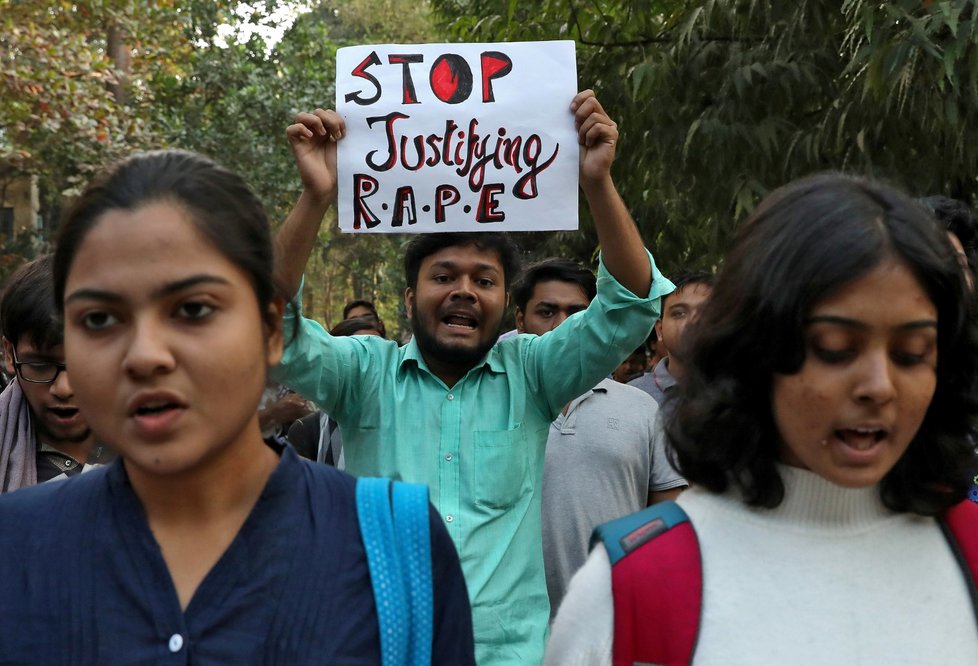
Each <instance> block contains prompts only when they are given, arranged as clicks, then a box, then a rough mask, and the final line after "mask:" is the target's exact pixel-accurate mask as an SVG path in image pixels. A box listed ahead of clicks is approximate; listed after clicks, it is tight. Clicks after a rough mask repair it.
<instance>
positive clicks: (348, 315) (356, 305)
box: [330, 298, 387, 338]
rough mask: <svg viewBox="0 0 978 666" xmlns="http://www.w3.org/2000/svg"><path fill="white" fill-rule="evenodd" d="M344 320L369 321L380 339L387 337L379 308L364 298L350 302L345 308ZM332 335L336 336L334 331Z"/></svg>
mask: <svg viewBox="0 0 978 666" xmlns="http://www.w3.org/2000/svg"><path fill="white" fill-rule="evenodd" d="M343 319H344V321H345V320H347V319H367V320H368V321H370V322H372V323H373V325H374V327H375V328H376V329H377V333H378V334H379V335H380V337H382V338H386V337H387V328H386V327H385V326H384V320H383V319H381V318H380V315H379V314H377V308H376V307H374V304H373V303H372V302H371V301H365V300H363V299H362V298H358V299H355V300H352V301H350V302H349V303H347V304H346V305H344V306H343ZM341 323H342V322H341ZM330 333H331V334H332V335H335V333H332V331H331V332H330ZM350 335H352V334H350Z"/></svg>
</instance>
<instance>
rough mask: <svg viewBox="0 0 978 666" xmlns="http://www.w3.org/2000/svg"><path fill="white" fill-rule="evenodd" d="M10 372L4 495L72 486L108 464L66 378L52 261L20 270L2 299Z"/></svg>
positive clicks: (2, 396)
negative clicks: (63, 481)
mask: <svg viewBox="0 0 978 666" xmlns="http://www.w3.org/2000/svg"><path fill="white" fill-rule="evenodd" d="M0 328H2V331H3V356H4V367H5V368H6V370H7V373H8V374H9V375H10V376H11V377H12V378H13V379H12V380H11V382H10V384H8V385H7V387H6V388H5V389H4V391H3V393H0V493H5V492H10V491H12V490H16V489H18V488H21V487H25V486H32V485H34V484H36V483H43V482H45V481H50V480H53V479H60V478H66V477H68V476H73V475H75V474H79V473H81V472H82V471H84V470H85V469H89V468H91V466H93V465H95V464H99V463H103V462H106V461H107V459H108V458H109V457H110V454H109V453H108V451H107V450H106V449H105V447H102V446H98V445H96V442H95V437H94V435H93V434H92V431H91V430H90V429H89V427H88V423H87V422H86V420H85V418H84V416H82V414H81V412H79V410H78V407H77V406H76V405H75V403H74V391H73V390H72V388H71V384H70V382H69V381H68V373H67V371H66V370H65V365H64V360H65V354H64V344H63V342H64V338H63V328H62V324H61V319H60V318H59V316H58V312H57V309H56V308H55V303H54V289H53V282H52V277H51V258H50V256H44V257H41V258H38V259H35V260H34V261H32V262H30V263H27V264H25V265H24V266H21V267H20V268H19V269H18V270H17V271H16V272H15V273H14V274H13V275H12V276H11V277H10V279H9V280H8V282H7V286H6V288H5V289H4V292H3V296H2V297H0Z"/></svg>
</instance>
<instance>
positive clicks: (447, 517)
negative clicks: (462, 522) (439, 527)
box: [445, 514, 455, 523]
mask: <svg viewBox="0 0 978 666" xmlns="http://www.w3.org/2000/svg"><path fill="white" fill-rule="evenodd" d="M453 520H455V516H453V515H451V514H448V515H447V516H445V522H446V523H450V522H452V521H453Z"/></svg>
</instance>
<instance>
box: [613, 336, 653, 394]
mask: <svg viewBox="0 0 978 666" xmlns="http://www.w3.org/2000/svg"><path fill="white" fill-rule="evenodd" d="M648 366H649V348H648V347H647V346H646V345H645V343H644V342H643V343H642V344H641V345H639V346H638V347H637V348H636V349H635V351H633V352H632V353H631V354H629V355H628V356H627V357H626V358H625V360H624V361H622V362H621V363H619V364H618V367H617V368H615V369H614V370H612V371H611V378H612V379H614V380H615V381H616V382H618V383H619V384H627V383H628V382H630V381H633V380H636V379H638V378H639V377H641V376H642V375H643V374H645V371H646V370H647V369H648Z"/></svg>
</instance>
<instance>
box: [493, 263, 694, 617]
mask: <svg viewBox="0 0 978 666" xmlns="http://www.w3.org/2000/svg"><path fill="white" fill-rule="evenodd" d="M512 291H513V302H514V303H515V305H516V327H517V330H518V331H519V332H520V333H533V334H535V335H543V334H545V333H548V332H549V331H551V330H553V329H554V328H556V327H558V326H561V325H563V324H564V322H565V321H566V320H567V318H568V317H569V316H571V315H574V314H576V313H578V312H583V311H584V310H586V309H587V307H588V305H589V304H590V302H591V300H592V299H593V298H594V295H595V293H596V286H595V280H594V274H593V273H592V272H591V271H589V270H588V269H587V268H585V267H584V266H581V265H580V264H577V263H575V262H573V261H570V260H567V259H545V260H543V261H540V262H537V263H535V264H533V265H532V266H529V267H527V269H526V270H524V271H523V273H522V275H520V277H519V279H518V280H517V281H516V284H515V285H514V286H513V290H512ZM641 349H642V355H643V358H644V355H645V347H644V346H643V347H642V348H641ZM658 411H659V408H658V406H657V405H656V404H655V400H653V399H652V398H651V397H650V396H648V395H646V394H645V393H643V392H642V391H639V390H638V389H635V388H631V387H628V386H624V385H622V384H621V383H618V382H616V381H612V380H610V379H602V380H601V381H600V382H598V384H597V385H596V386H595V387H594V388H592V389H590V390H589V391H586V392H585V393H584V394H583V395H581V396H578V397H577V398H575V399H574V400H572V401H571V402H570V403H569V404H567V405H566V406H565V407H564V409H563V410H561V412H560V414H558V415H557V418H556V419H555V420H554V422H553V423H552V424H551V425H550V433H549V435H548V437H547V451H546V457H545V463H544V470H543V501H542V507H541V511H542V522H543V563H544V566H545V568H546V575H547V593H548V594H549V595H550V613H551V617H553V616H554V615H556V613H557V607H558V606H559V605H560V602H561V600H562V599H563V597H564V593H565V592H566V590H567V583H568V582H569V581H570V578H571V576H572V575H574V573H575V572H576V571H577V570H578V569H579V568H580V567H581V565H583V564H584V561H585V560H586V559H587V554H588V543H589V541H590V538H591V532H592V531H593V530H594V528H595V527H596V526H597V525H599V524H601V523H603V522H606V521H608V520H613V519H615V518H618V517H620V516H624V515H626V514H629V513H632V512H633V511H638V510H639V509H641V508H642V507H644V506H647V505H649V504H652V503H654V502H659V501H662V500H666V499H673V498H675V497H676V496H677V495H678V494H679V491H680V490H681V489H682V488H683V487H684V486H685V485H686V482H685V481H684V480H683V478H682V477H681V476H680V475H679V474H678V473H677V472H676V471H675V470H674V469H673V468H672V465H670V464H669V461H668V460H667V459H666V451H665V446H664V440H665V438H664V437H663V436H662V431H661V430H660V429H658V428H657V427H656V416H657V413H658Z"/></svg>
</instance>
